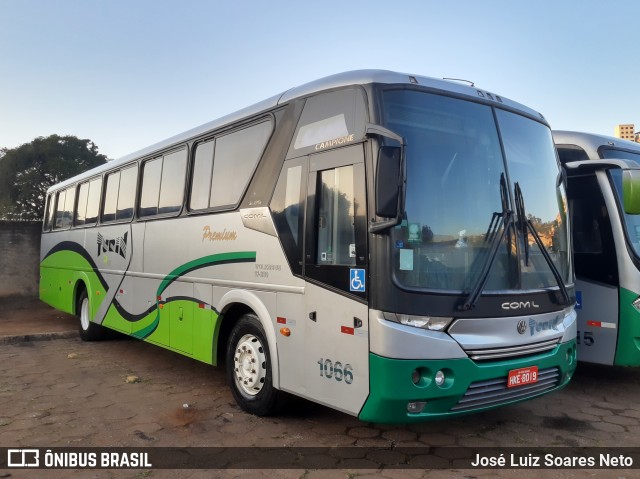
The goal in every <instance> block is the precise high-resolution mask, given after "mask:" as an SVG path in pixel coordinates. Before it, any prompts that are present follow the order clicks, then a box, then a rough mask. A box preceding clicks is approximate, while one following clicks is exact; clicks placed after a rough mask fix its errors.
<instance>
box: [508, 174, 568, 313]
mask: <svg viewBox="0 0 640 479" xmlns="http://www.w3.org/2000/svg"><path fill="white" fill-rule="evenodd" d="M514 186H515V188H514V192H515V200H516V208H518V217H519V220H520V221H521V222H522V229H523V240H524V244H525V247H524V250H525V264H526V265H527V266H528V265H529V234H528V232H530V233H531V236H533V239H534V240H535V242H536V244H537V245H538V249H539V250H540V252H541V253H542V257H543V258H544V260H545V261H546V262H547V264H548V265H549V269H551V273H552V274H553V277H554V278H555V280H556V283H558V287H559V288H560V292H561V293H562V297H563V298H564V301H565V303H566V305H567V306H569V305H570V304H571V298H569V292H568V291H567V287H566V286H565V285H564V281H563V279H562V275H561V274H560V271H558V268H557V267H556V265H555V264H554V262H553V259H551V256H550V255H549V252H548V251H547V248H546V247H545V246H544V244H543V243H542V239H541V238H540V235H539V234H538V231H537V230H536V228H535V227H534V226H533V223H532V222H531V220H530V219H529V218H526V217H525V209H524V197H523V196H522V190H520V185H519V184H518V182H516V183H515V185H514ZM527 231H528V232H527Z"/></svg>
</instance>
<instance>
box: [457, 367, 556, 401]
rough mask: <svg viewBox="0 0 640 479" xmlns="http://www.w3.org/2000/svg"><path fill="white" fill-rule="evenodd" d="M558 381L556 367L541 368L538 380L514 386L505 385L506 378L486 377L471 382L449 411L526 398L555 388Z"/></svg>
mask: <svg viewBox="0 0 640 479" xmlns="http://www.w3.org/2000/svg"><path fill="white" fill-rule="evenodd" d="M559 382H560V370H559V369H558V368H548V369H541V370H540V371H538V381H537V382H535V383H533V384H527V385H525V386H519V387H514V388H508V387H507V378H506V377H503V378H497V379H488V380H486V381H477V382H475V383H471V385H470V386H469V389H467V392H466V393H464V396H462V397H461V398H460V400H459V401H458V404H456V405H455V406H454V407H452V408H451V411H471V410H473V409H480V408H484V407H488V406H496V405H498V404H502V403H505V402H510V401H514V400H520V399H527V398H530V397H533V396H536V395H538V394H540V393H542V392H544V391H546V390H548V389H553V388H555V387H556V386H557V385H558V383H559Z"/></svg>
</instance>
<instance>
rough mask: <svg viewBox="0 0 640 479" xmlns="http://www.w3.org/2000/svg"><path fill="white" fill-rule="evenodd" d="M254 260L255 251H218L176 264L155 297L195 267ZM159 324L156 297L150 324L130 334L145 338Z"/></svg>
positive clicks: (195, 268)
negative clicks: (154, 313) (154, 309)
mask: <svg viewBox="0 0 640 479" xmlns="http://www.w3.org/2000/svg"><path fill="white" fill-rule="evenodd" d="M255 261H256V252H255V251H239V252H235V253H219V254H212V255H209V256H204V257H202V258H198V259H194V260H193V261H189V262H188V263H185V264H183V265H182V266H178V267H177V268H176V269H174V270H173V271H171V272H170V273H169V274H168V275H167V276H166V277H165V278H164V279H163V280H162V282H161V283H160V287H159V288H158V292H157V293H156V298H157V297H160V296H162V293H163V292H164V291H165V290H166V289H167V288H168V287H169V285H170V284H171V283H173V282H174V281H175V280H177V279H178V278H180V277H181V276H184V275H185V274H187V273H190V272H192V271H195V270H197V269H202V268H206V267H208V266H218V265H221V264H229V263H254V262H255ZM158 324H160V309H159V308H158V301H157V299H156V316H155V318H154V320H153V322H152V323H151V324H149V325H148V326H146V327H144V328H142V329H140V330H139V331H134V332H132V334H131V335H132V336H134V337H136V338H138V339H145V338H147V337H149V336H150V335H151V334H152V333H153V332H154V331H155V330H156V328H157V327H158Z"/></svg>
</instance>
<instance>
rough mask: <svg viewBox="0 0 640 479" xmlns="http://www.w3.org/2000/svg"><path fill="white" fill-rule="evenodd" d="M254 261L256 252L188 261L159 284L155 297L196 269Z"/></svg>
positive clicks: (219, 255) (225, 254)
mask: <svg viewBox="0 0 640 479" xmlns="http://www.w3.org/2000/svg"><path fill="white" fill-rule="evenodd" d="M255 261H256V252H255V251H239V252H236V253H219V254H212V255H209V256H204V257H202V258H198V259H194V260H193V261H189V262H188V263H185V264H183V265H182V266H178V267H177V268H176V269H174V270H173V271H171V272H170V273H169V274H168V275H167V276H166V277H165V279H163V280H162V283H160V287H159V288H158V293H157V296H161V295H162V293H163V291H164V290H165V289H167V288H168V287H169V285H170V284H171V283H173V282H174V281H175V280H176V279H178V278H179V277H181V276H184V275H185V274H187V273H190V272H191V271H195V270H197V269H201V268H206V267H207V266H215V265H218V264H226V263H244V262H255Z"/></svg>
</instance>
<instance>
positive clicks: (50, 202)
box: [43, 194, 55, 231]
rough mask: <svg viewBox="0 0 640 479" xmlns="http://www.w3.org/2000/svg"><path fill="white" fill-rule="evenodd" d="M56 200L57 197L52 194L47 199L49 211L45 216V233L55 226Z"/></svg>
mask: <svg viewBox="0 0 640 479" xmlns="http://www.w3.org/2000/svg"><path fill="white" fill-rule="evenodd" d="M54 199H55V195H53V194H51V195H49V196H48V197H47V211H46V212H45V216H44V224H43V229H44V231H49V230H51V227H52V226H53V211H54V208H53V201H54Z"/></svg>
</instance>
